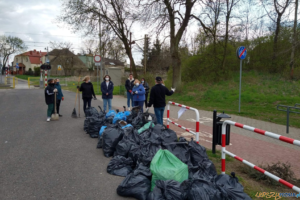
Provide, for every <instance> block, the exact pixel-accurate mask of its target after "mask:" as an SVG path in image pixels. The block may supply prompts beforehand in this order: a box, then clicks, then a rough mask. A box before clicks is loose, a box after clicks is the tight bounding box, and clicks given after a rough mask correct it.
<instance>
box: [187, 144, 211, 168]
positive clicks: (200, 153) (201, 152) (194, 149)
mask: <svg viewBox="0 0 300 200" xmlns="http://www.w3.org/2000/svg"><path fill="white" fill-rule="evenodd" d="M189 146H190V148H191V150H190V153H191V162H192V164H193V165H194V166H197V165H198V163H201V162H202V161H203V160H208V156H207V154H206V149H205V148H204V147H203V146H201V145H199V144H197V142H195V141H194V140H193V139H192V140H191V141H190V142H189Z"/></svg>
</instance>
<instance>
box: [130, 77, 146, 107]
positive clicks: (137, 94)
mask: <svg viewBox="0 0 300 200" xmlns="http://www.w3.org/2000/svg"><path fill="white" fill-rule="evenodd" d="M145 93H146V91H145V88H144V86H143V84H141V83H140V81H139V80H138V79H135V81H134V87H133V88H132V95H133V105H134V106H140V107H141V111H142V112H143V107H144V106H143V105H144V102H145Z"/></svg>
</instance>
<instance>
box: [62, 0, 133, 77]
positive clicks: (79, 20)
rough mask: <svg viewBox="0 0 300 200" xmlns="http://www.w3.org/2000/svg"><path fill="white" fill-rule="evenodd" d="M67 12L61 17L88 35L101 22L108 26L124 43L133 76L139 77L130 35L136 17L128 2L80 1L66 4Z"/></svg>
mask: <svg viewBox="0 0 300 200" xmlns="http://www.w3.org/2000/svg"><path fill="white" fill-rule="evenodd" d="M63 9H64V10H65V12H64V13H63V14H62V16H60V17H59V20H60V21H63V22H65V23H67V24H69V25H71V26H72V27H73V28H74V30H76V31H77V30H78V29H80V28H84V29H85V30H87V33H89V32H94V31H95V30H97V29H98V27H99V22H100V21H101V22H102V23H105V24H107V25H108V26H109V27H110V28H111V30H112V31H113V33H114V34H115V35H116V36H117V37H118V38H119V39H120V40H121V41H122V43H123V45H124V48H125V51H126V54H127V56H128V57H129V60H130V62H131V65H132V70H133V74H134V76H135V77H137V73H136V68H135V63H134V59H133V56H132V52H131V48H130V47H131V46H130V42H129V33H130V31H131V27H132V24H133V23H134V22H135V20H136V17H135V16H133V15H132V14H131V11H132V8H130V7H129V2H128V1H123V0H78V1H75V2H71V1H68V2H66V3H64V5H63Z"/></svg>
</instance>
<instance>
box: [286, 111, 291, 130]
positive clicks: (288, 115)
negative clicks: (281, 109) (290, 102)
mask: <svg viewBox="0 0 300 200" xmlns="http://www.w3.org/2000/svg"><path fill="white" fill-rule="evenodd" d="M286 114H287V116H286V133H289V122H290V107H287V111H286Z"/></svg>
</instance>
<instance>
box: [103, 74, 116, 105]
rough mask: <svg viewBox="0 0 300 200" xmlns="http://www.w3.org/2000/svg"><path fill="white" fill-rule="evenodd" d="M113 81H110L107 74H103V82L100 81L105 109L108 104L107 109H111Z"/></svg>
mask: <svg viewBox="0 0 300 200" xmlns="http://www.w3.org/2000/svg"><path fill="white" fill-rule="evenodd" d="M113 91H114V83H113V82H112V81H111V77H110V76H109V75H106V76H104V78H103V82H102V83H101V92H102V99H103V108H104V111H106V106H107V104H108V111H110V110H111V100H112V98H113Z"/></svg>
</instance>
